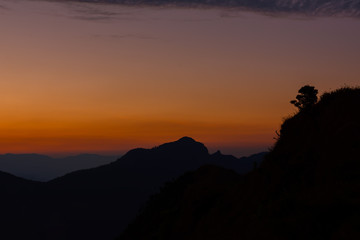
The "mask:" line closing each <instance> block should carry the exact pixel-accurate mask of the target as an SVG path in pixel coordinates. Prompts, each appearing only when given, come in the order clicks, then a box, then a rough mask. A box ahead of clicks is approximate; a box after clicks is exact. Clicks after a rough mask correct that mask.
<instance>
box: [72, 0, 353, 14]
mask: <svg viewBox="0 0 360 240" xmlns="http://www.w3.org/2000/svg"><path fill="white" fill-rule="evenodd" d="M74 1H75V2H88V3H109V4H110V3H111V4H121V5H127V6H129V5H130V6H170V7H192V8H209V7H210V8H212V7H214V8H232V9H233V8H235V9H236V8H239V9H245V10H251V11H261V12H267V13H295V14H306V15H314V16H356V17H359V16H360V0H210V1H209V0H188V1H183V0H74Z"/></svg>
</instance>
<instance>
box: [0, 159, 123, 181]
mask: <svg viewBox="0 0 360 240" xmlns="http://www.w3.org/2000/svg"><path fill="white" fill-rule="evenodd" d="M117 158H118V157H115V156H100V155H96V154H81V155H76V156H69V157H64V158H52V157H49V156H45V155H39V154H3V155H0V170H1V171H4V172H8V173H11V174H14V175H16V176H18V177H22V178H26V179H30V180H35V181H49V180H51V179H54V178H56V177H60V176H62V175H65V174H66V173H70V172H73V171H76V170H80V169H87V168H93V167H98V166H100V165H105V164H108V163H110V162H114V161H116V159H117Z"/></svg>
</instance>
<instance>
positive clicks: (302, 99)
mask: <svg viewBox="0 0 360 240" xmlns="http://www.w3.org/2000/svg"><path fill="white" fill-rule="evenodd" d="M298 93H299V94H298V95H297V96H296V100H292V101H290V103H291V104H294V105H295V107H297V108H298V109H299V110H300V111H301V110H305V109H308V108H309V107H311V106H313V105H314V104H315V103H316V102H317V100H318V97H317V94H318V90H317V89H315V87H314V86H310V85H305V86H303V87H302V88H300V90H299V91H298Z"/></svg>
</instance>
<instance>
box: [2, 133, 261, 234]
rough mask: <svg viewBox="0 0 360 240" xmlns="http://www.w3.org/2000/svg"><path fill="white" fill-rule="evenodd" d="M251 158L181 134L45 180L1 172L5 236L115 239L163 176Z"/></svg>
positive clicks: (243, 163) (241, 167) (242, 165)
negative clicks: (226, 152) (211, 151)
mask: <svg viewBox="0 0 360 240" xmlns="http://www.w3.org/2000/svg"><path fill="white" fill-rule="evenodd" d="M265 154H266V153H261V154H258V155H256V156H255V158H254V161H261V156H262V157H263V156H264V155H265ZM251 159H252V158H251V157H248V158H241V159H237V158H235V157H232V156H225V155H222V154H221V153H220V152H217V153H215V154H209V152H208V150H207V148H206V147H205V146H204V144H202V143H199V142H197V141H195V140H194V139H192V138H189V137H184V138H181V139H179V140H177V141H175V142H170V143H165V144H163V145H160V146H158V147H154V148H152V149H134V150H131V151H129V152H128V153H127V154H125V155H124V156H122V157H121V158H120V159H118V160H117V161H114V162H111V163H109V164H106V165H102V166H99V167H96V168H91V169H86V170H78V171H75V172H72V173H68V174H66V175H64V176H62V177H58V178H56V179H53V180H51V181H49V182H44V183H39V182H33V181H26V180H24V179H21V178H18V177H15V176H12V175H10V174H5V173H3V174H2V173H1V172H0V181H1V179H5V180H4V182H0V191H2V190H4V189H13V190H12V191H10V192H8V194H6V195H5V196H4V197H3V198H2V199H0V211H2V212H3V213H4V214H3V215H2V220H1V221H0V224H2V226H3V227H4V229H5V230H4V231H3V232H2V234H3V237H4V239H12V238H13V239H25V238H26V239H36V240H43V239H68V240H71V239H84V238H85V239H94V240H95V239H104V240H105V239H113V238H114V237H116V236H117V234H118V232H119V230H121V229H124V228H125V227H126V226H127V225H128V224H129V222H130V221H131V220H132V219H133V218H134V217H135V216H136V214H137V213H138V211H139V209H140V207H141V206H142V205H143V204H145V202H146V200H147V199H148V198H149V196H151V195H152V194H154V193H156V192H158V191H159V190H160V188H161V187H162V186H164V184H165V183H166V182H168V181H172V180H173V179H175V178H177V177H178V176H180V175H182V174H184V173H185V172H187V171H192V170H196V169H197V168H199V167H200V166H202V165H206V164H216V165H224V166H228V167H229V168H233V167H234V169H237V170H238V171H240V172H248V171H250V170H252V169H253V165H254V164H253V163H252V160H251ZM234 174H235V173H234ZM19 206H20V207H19ZM19 216H20V217H19ZM9 219H10V220H9ZM19 228H21V229H26V231H16V229H19ZM55 234H56V236H55ZM0 237H1V233H0Z"/></svg>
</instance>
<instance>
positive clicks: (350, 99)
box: [119, 88, 360, 240]
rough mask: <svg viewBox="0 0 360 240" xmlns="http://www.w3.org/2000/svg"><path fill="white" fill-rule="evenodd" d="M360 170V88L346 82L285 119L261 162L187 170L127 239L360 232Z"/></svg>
mask: <svg viewBox="0 0 360 240" xmlns="http://www.w3.org/2000/svg"><path fill="white" fill-rule="evenodd" d="M359 173H360V89H359V88H358V89H349V88H344V89H339V90H337V91H335V92H332V93H327V94H324V95H323V96H322V97H321V99H320V101H319V102H318V103H317V104H315V105H314V106H312V107H311V108H308V109H306V111H305V110H304V111H300V112H299V113H298V114H296V115H295V116H293V117H291V118H289V119H287V120H285V121H284V123H283V124H282V127H281V132H280V136H279V139H278V141H277V143H276V144H275V146H274V148H273V150H272V151H271V152H270V153H269V154H268V155H267V156H266V158H265V160H264V162H263V163H262V164H261V165H260V167H259V168H257V169H256V170H254V171H252V172H251V173H249V174H247V175H244V176H240V175H237V174H235V173H234V172H232V171H229V170H225V169H222V168H219V167H214V166H206V167H202V168H200V169H199V170H197V171H195V172H190V173H187V174H185V175H183V176H182V177H180V178H179V179H177V180H176V181H174V182H173V183H171V184H168V185H167V186H166V187H165V188H164V189H163V190H162V191H161V193H160V194H157V195H155V196H153V197H152V198H151V200H150V201H149V202H148V203H147V205H146V208H144V210H143V211H142V213H141V214H140V215H139V216H138V218H137V219H136V220H135V221H134V222H133V223H132V224H131V225H130V226H129V227H128V228H127V229H126V231H125V232H123V234H122V235H121V236H120V238H119V239H121V240H128V239H131V240H135V239H143V240H146V239H152V240H165V239H166V240H167V239H172V240H177V239H187V240H193V239H222V240H225V239H234V240H235V239H360V174H359Z"/></svg>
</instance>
